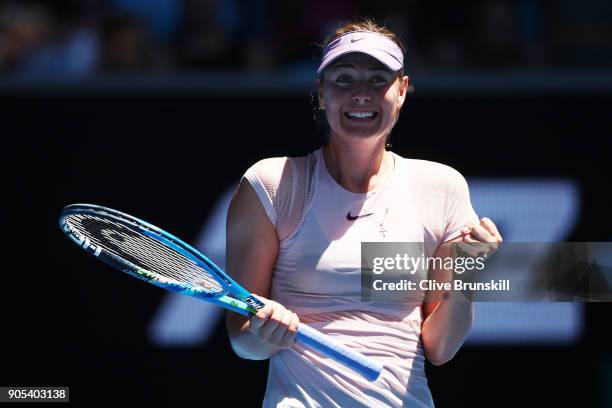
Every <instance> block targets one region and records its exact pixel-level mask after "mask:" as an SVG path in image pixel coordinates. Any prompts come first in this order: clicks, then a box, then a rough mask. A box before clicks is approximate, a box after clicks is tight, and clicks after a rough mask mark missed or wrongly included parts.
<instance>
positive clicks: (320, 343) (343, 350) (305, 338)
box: [296, 323, 383, 381]
mask: <svg viewBox="0 0 612 408" xmlns="http://www.w3.org/2000/svg"><path fill="white" fill-rule="evenodd" d="M296 339H297V341H299V342H300V343H304V344H306V345H307V346H310V347H311V348H313V349H315V350H317V351H320V352H321V353H323V354H325V355H327V356H329V357H331V358H333V359H334V360H336V361H338V362H339V363H342V364H344V365H346V366H347V367H349V368H352V369H353V370H355V371H357V372H358V373H359V374H361V375H363V376H364V377H365V378H367V379H368V380H370V381H376V379H377V378H378V376H379V375H380V373H381V371H382V369H383V365H382V364H381V363H379V362H377V361H374V360H372V359H370V358H368V357H366V356H364V355H363V354H361V353H358V352H356V351H353V350H351V349H350V348H348V347H346V346H345V345H343V344H340V343H338V342H337V341H335V340H333V339H332V338H331V337H329V336H327V335H325V334H323V333H321V332H320V331H318V330H316V329H313V328H312V327H310V326H308V325H306V324H303V323H301V324H300V325H299V327H298V332H297V336H296Z"/></svg>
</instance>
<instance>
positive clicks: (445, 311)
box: [421, 218, 502, 366]
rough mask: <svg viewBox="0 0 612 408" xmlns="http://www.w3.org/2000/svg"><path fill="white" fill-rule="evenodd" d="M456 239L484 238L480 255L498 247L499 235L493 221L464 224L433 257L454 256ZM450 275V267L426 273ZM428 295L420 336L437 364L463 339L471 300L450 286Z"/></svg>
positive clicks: (446, 279) (470, 318)
mask: <svg viewBox="0 0 612 408" xmlns="http://www.w3.org/2000/svg"><path fill="white" fill-rule="evenodd" d="M457 242H486V243H488V245H479V246H478V248H479V250H480V251H481V252H480V254H479V255H480V256H483V254H486V255H487V256H490V255H492V254H493V253H494V252H495V251H496V250H497V247H498V246H499V244H501V242H502V238H501V235H500V234H499V232H498V231H497V228H496V227H495V224H494V223H493V222H492V221H491V220H490V219H488V218H483V219H481V220H480V224H476V225H473V226H471V227H466V228H464V229H463V230H462V231H461V236H459V237H457V238H455V239H453V240H450V241H447V242H445V243H443V244H441V245H440V246H438V248H437V249H436V251H435V253H434V258H436V259H437V258H442V259H444V258H447V257H455V256H456V253H455V250H454V248H455V245H452V244H453V243H457ZM483 251H484V252H483ZM434 264H438V263H436V262H434ZM452 278H453V271H451V270H448V269H443V268H441V269H438V268H434V269H432V270H430V271H429V276H428V279H435V280H436V281H437V282H450V281H452ZM444 292H447V293H448V298H445V300H442V301H437V300H436V299H441V298H442V297H443V295H444ZM429 296H431V297H430V298H431V299H434V300H433V301H430V302H423V319H424V320H423V325H422V328H421V336H422V339H423V347H424V349H425V355H426V356H427V359H428V360H429V361H430V362H431V363H432V364H433V365H436V366H437V365H441V364H444V363H446V362H448V361H450V360H451V359H452V358H453V357H454V356H455V354H456V353H457V351H458V350H459V348H460V347H461V345H462V344H463V342H464V341H465V338H466V337H467V335H468V333H469V331H470V328H471V327H472V322H473V320H474V304H473V303H472V302H471V301H470V300H469V299H467V298H466V297H465V296H463V295H462V294H461V293H456V291H453V290H451V291H442V290H440V291H433V293H430V294H429Z"/></svg>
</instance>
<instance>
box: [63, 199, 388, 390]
mask: <svg viewBox="0 0 612 408" xmlns="http://www.w3.org/2000/svg"><path fill="white" fill-rule="evenodd" d="M60 227H61V228H62V231H64V232H65V233H66V235H68V237H69V238H70V239H71V240H72V241H74V242H75V243H76V244H77V245H78V246H80V247H81V248H82V249H84V250H85V251H87V252H89V253H90V254H92V255H94V256H95V257H97V258H98V259H99V260H101V261H103V262H105V263H107V264H109V265H110V266H113V267H115V268H117V269H119V270H121V271H123V272H126V273H128V274H130V275H132V276H135V277H137V278H139V279H142V280H145V281H147V282H149V283H152V284H154V285H156V286H159V287H161V288H163V289H167V290H170V291H172V292H178V293H182V294H184V295H189V296H193V297H196V298H198V299H202V300H206V301H209V302H213V303H215V304H217V305H219V306H221V307H224V308H226V309H229V310H233V311H234V312H238V313H241V314H243V315H245V316H252V315H254V314H255V313H257V310H259V309H261V308H262V307H264V304H263V303H262V302H261V301H259V300H258V299H257V298H256V297H254V296H253V295H252V294H251V293H249V292H248V291H247V290H245V289H244V288H242V287H241V286H240V285H238V284H237V283H236V282H234V281H233V280H232V279H231V278H230V277H229V276H227V274H226V273H225V272H223V271H222V270H221V269H220V268H219V267H218V266H217V265H215V264H214V263H213V262H212V261H211V260H209V259H208V258H207V257H206V256H204V255H202V254H201V253H200V252H199V251H197V250H196V249H194V248H193V247H191V246H190V245H188V244H186V243H184V242H183V241H181V240H180V239H178V238H176V237H174V236H172V235H170V234H168V233H167V232H165V231H162V230H161V229H159V228H157V227H155V226H153V225H151V224H149V223H147V222H144V221H142V220H139V219H138V218H135V217H132V216H130V215H127V214H123V213H121V212H119V211H115V210H112V209H110V208H104V207H100V206H96V205H90V204H74V205H69V206H67V207H65V208H64V210H63V211H62V213H61V216H60ZM229 295H232V296H233V297H230V296H229ZM296 339H297V341H299V342H301V343H304V344H306V345H308V346H310V347H312V348H313V349H315V350H318V351H320V352H322V353H324V354H326V355H327V356H329V357H331V358H333V359H335V360H336V361H338V362H340V363H343V364H345V365H346V366H348V367H350V368H352V369H353V370H355V371H357V372H359V373H360V374H361V375H363V376H364V377H365V378H367V379H368V380H370V381H374V380H376V379H377V378H378V376H379V375H380V372H381V371H382V364H380V363H378V362H375V361H372V360H370V359H368V358H366V357H365V356H363V355H362V354H360V353H357V352H355V351H353V350H351V349H349V348H348V347H346V346H344V345H342V344H339V343H337V342H336V341H334V340H333V339H331V338H330V337H329V336H326V335H325V334H323V333H321V332H319V331H317V330H315V329H313V328H311V327H309V326H307V325H305V324H300V325H299V327H298V333H297V336H296Z"/></svg>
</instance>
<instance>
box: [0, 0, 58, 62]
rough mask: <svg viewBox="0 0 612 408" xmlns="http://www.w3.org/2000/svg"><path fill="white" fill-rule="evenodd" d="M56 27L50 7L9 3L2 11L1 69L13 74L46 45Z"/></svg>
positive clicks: (0, 25)
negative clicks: (13, 71) (29, 57)
mask: <svg viewBox="0 0 612 408" xmlns="http://www.w3.org/2000/svg"><path fill="white" fill-rule="evenodd" d="M55 29H56V24H55V21H54V19H53V16H52V15H51V12H50V11H49V9H48V8H47V7H45V6H44V5H42V4H37V3H8V4H6V5H4V6H1V8H0V69H1V70H3V71H12V70H15V69H18V68H19V67H20V66H22V64H23V62H24V60H25V59H26V58H27V57H28V56H30V55H32V54H33V53H36V52H38V51H39V50H40V49H41V48H42V47H43V46H44V45H45V44H47V43H48V42H49V41H50V40H51V38H52V36H53V34H54V31H55Z"/></svg>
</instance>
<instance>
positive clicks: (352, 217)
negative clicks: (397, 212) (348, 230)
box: [346, 211, 374, 221]
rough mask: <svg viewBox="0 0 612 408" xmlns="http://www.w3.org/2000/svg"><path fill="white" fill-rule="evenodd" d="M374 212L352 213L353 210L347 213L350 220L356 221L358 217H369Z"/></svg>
mask: <svg viewBox="0 0 612 408" xmlns="http://www.w3.org/2000/svg"><path fill="white" fill-rule="evenodd" d="M372 214H374V213H368V214H362V215H351V212H350V211H349V212H348V213H347V214H346V219H347V220H349V221H355V220H356V219H359V218H364V217H367V216H369V215H372Z"/></svg>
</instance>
